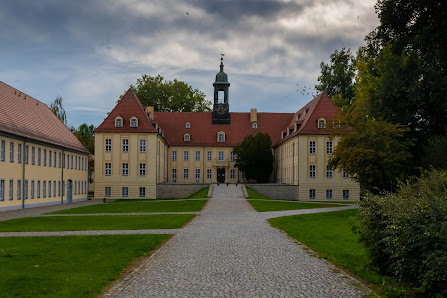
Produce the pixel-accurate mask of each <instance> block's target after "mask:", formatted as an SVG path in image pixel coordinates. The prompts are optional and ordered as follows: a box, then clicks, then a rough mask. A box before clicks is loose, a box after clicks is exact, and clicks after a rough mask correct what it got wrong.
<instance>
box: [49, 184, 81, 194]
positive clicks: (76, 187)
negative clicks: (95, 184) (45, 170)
mask: <svg viewBox="0 0 447 298" xmlns="http://www.w3.org/2000/svg"><path fill="white" fill-rule="evenodd" d="M48 185H49V186H51V181H48ZM77 190H78V181H76V180H75V186H74V194H75V195H77V194H78V192H77ZM49 192H50V193H51V190H49Z"/></svg>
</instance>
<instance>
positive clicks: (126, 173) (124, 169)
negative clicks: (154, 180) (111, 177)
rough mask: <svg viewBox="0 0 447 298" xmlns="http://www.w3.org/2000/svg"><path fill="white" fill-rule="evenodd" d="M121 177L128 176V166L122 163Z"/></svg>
mask: <svg viewBox="0 0 447 298" xmlns="http://www.w3.org/2000/svg"><path fill="white" fill-rule="evenodd" d="M122 174H123V176H129V164H128V163H123V170H122Z"/></svg>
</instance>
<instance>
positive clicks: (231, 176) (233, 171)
mask: <svg viewBox="0 0 447 298" xmlns="http://www.w3.org/2000/svg"><path fill="white" fill-rule="evenodd" d="M235 177H236V171H235V170H234V169H231V170H230V179H234V178H235Z"/></svg>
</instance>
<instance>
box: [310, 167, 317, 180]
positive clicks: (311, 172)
mask: <svg viewBox="0 0 447 298" xmlns="http://www.w3.org/2000/svg"><path fill="white" fill-rule="evenodd" d="M309 177H310V178H315V177H316V170H315V166H314V165H312V166H309Z"/></svg>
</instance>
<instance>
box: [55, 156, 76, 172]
mask: <svg viewBox="0 0 447 298" xmlns="http://www.w3.org/2000/svg"><path fill="white" fill-rule="evenodd" d="M74 159H75V170H77V169H78V158H77V157H76V156H75V157H74ZM79 166H80V165H79ZM50 167H51V165H50Z"/></svg>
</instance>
